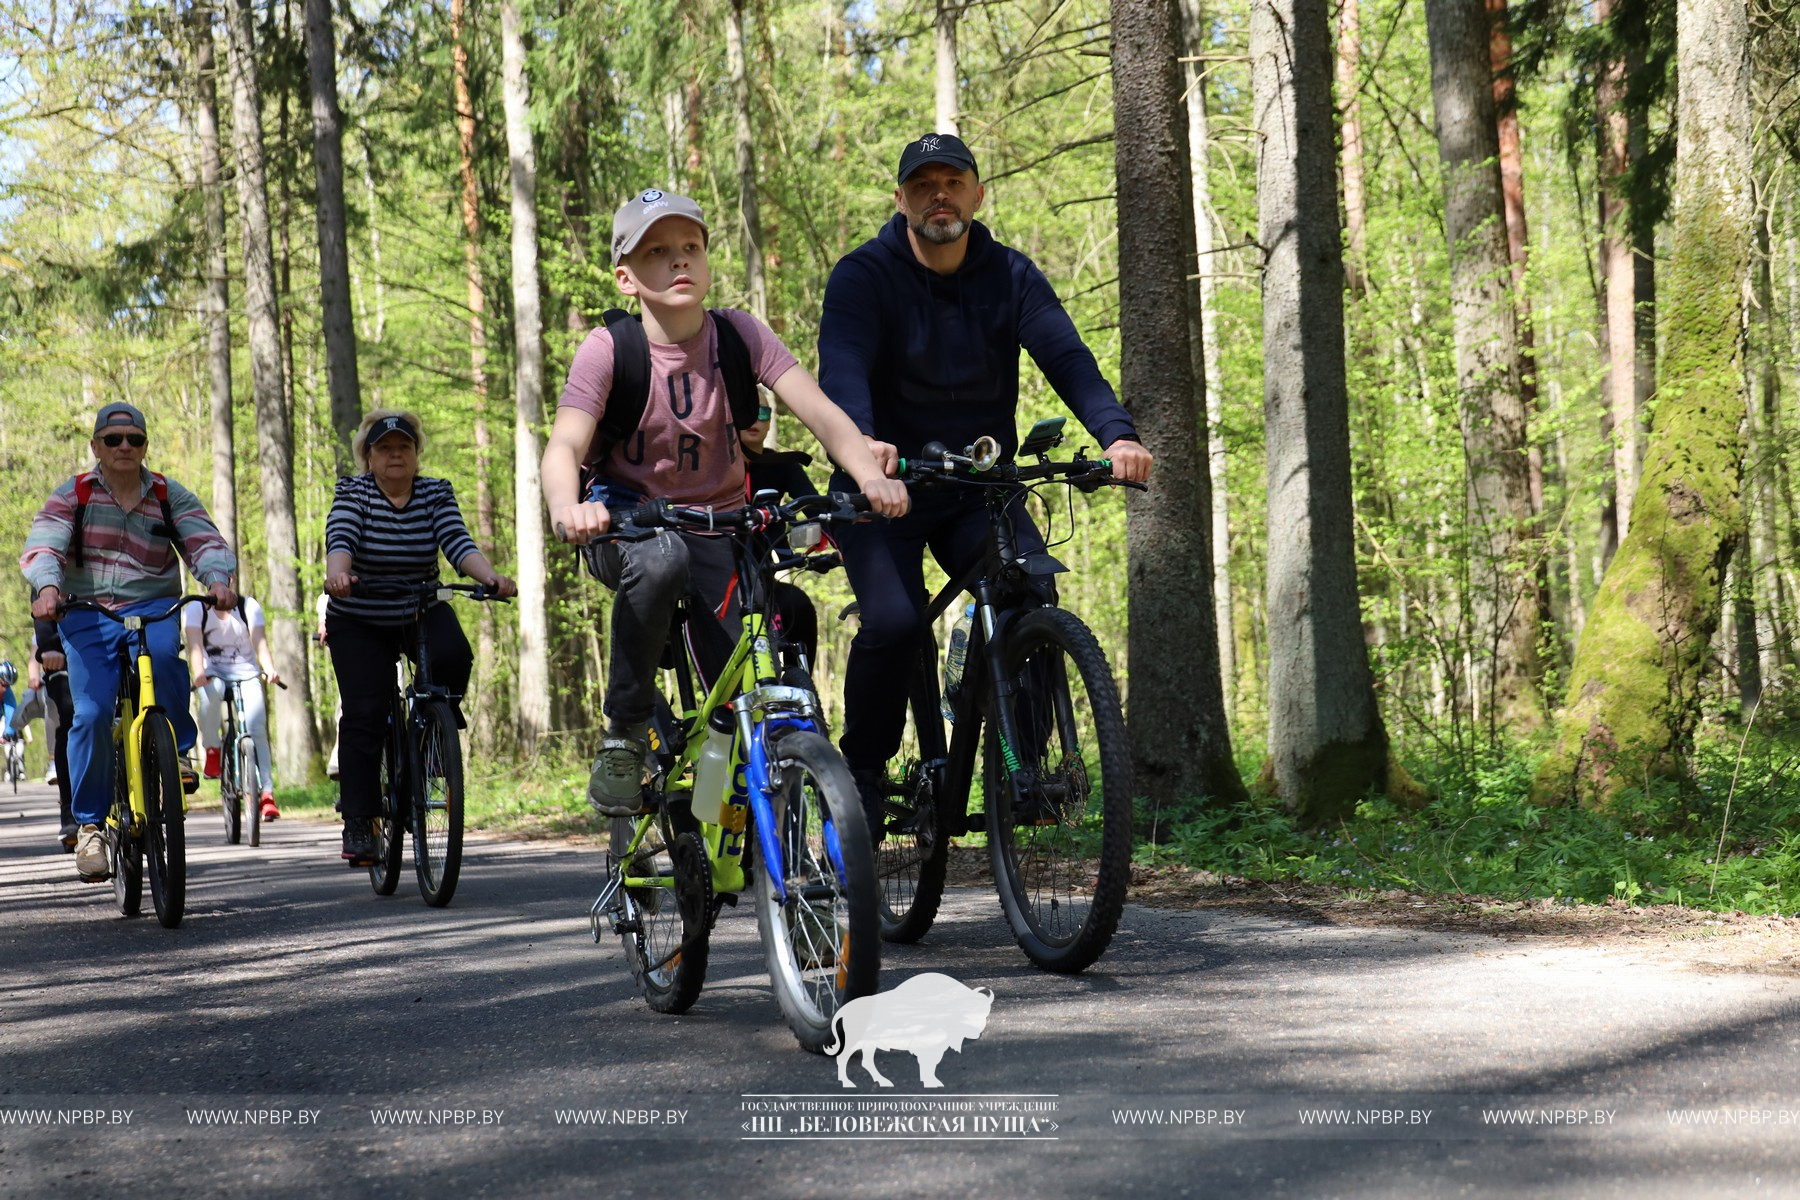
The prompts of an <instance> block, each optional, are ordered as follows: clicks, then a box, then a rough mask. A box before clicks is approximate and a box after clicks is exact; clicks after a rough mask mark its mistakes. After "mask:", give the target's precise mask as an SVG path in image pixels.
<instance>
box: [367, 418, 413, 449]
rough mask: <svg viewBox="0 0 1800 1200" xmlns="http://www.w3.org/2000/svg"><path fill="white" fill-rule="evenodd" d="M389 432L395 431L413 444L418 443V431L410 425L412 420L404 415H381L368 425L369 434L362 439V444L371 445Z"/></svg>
mask: <svg viewBox="0 0 1800 1200" xmlns="http://www.w3.org/2000/svg"><path fill="white" fill-rule="evenodd" d="M390 433H397V434H399V435H400V436H401V437H403V438H405V439H406V440H407V441H409V442H411V443H412V444H413V445H415V446H416V445H418V444H419V431H418V430H416V429H414V428H413V427H412V422H411V421H408V420H407V419H406V418H405V417H400V416H393V417H383V418H381V420H379V421H377V422H375V423H374V424H373V425H371V426H369V436H368V437H366V438H364V439H363V445H365V446H373V445H374V444H375V443H376V442H379V441H380V440H381V439H382V438H384V437H386V436H387V435H388V434H390Z"/></svg>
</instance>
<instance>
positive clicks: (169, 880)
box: [138, 712, 187, 929]
mask: <svg viewBox="0 0 1800 1200" xmlns="http://www.w3.org/2000/svg"><path fill="white" fill-rule="evenodd" d="M138 753H139V756H140V761H141V762H142V763H143V768H144V857H145V859H146V860H148V861H147V864H146V865H147V867H148V871H147V874H148V875H149V876H150V903H151V904H152V905H153V906H154V907H155V909H156V919H157V921H158V922H159V923H160V924H161V925H162V927H163V928H164V929H174V928H175V927H176V926H178V925H180V924H181V917H182V914H183V913H184V912H185V911H186V908H187V828H186V813H185V812H184V810H183V793H182V789H181V768H180V766H179V765H178V760H177V755H176V750H175V728H174V726H172V725H170V724H169V718H168V717H166V716H164V715H163V714H162V713H160V712H152V713H150V714H149V716H148V717H147V718H146V719H145V721H144V740H143V744H142V745H141V746H140V747H139V749H138Z"/></svg>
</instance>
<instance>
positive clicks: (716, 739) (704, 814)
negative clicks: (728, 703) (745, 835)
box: [691, 708, 737, 825]
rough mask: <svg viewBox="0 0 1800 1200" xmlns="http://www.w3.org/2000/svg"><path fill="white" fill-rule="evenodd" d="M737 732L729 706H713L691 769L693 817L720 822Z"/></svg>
mask: <svg viewBox="0 0 1800 1200" xmlns="http://www.w3.org/2000/svg"><path fill="white" fill-rule="evenodd" d="M736 735H737V722H736V721H734V720H732V719H731V712H730V710H728V709H724V708H719V709H715V710H714V712H713V715H712V717H711V718H710V719H709V720H708V721H707V722H706V742H705V744H704V745H702V746H701V747H700V763H699V765H698V766H697V767H695V769H694V799H693V802H692V805H691V811H692V812H693V814H694V818H695V820H699V821H704V822H706V824H708V825H717V824H718V823H719V816H720V808H721V807H722V805H723V803H724V800H725V789H727V788H729V787H730V786H731V742H732V739H733V738H734V737H735V736H736Z"/></svg>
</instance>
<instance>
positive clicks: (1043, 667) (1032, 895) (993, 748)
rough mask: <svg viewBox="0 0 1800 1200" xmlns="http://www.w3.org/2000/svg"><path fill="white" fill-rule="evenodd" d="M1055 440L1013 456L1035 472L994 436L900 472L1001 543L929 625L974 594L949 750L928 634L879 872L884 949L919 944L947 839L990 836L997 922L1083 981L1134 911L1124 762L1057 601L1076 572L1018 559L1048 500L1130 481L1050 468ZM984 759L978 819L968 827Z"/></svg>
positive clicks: (1094, 462)
mask: <svg viewBox="0 0 1800 1200" xmlns="http://www.w3.org/2000/svg"><path fill="white" fill-rule="evenodd" d="M1062 425H1063V421H1062V419H1061V418H1053V419H1051V420H1047V421H1039V422H1038V423H1037V424H1036V425H1035V426H1033V428H1032V430H1031V432H1030V433H1029V434H1028V435H1027V437H1026V439H1025V441H1024V443H1023V444H1021V445H1020V447H1019V454H1018V457H1019V458H1020V459H1024V458H1036V459H1037V462H1036V463H1035V464H1024V465H1021V464H1020V463H1018V462H1013V463H1001V462H999V461H998V459H999V446H998V444H997V443H996V442H995V441H994V440H993V439H992V438H982V439H981V440H980V441H978V442H977V443H976V444H975V445H974V446H971V447H969V448H968V449H967V450H966V451H965V452H964V453H962V454H952V453H950V452H949V451H947V450H946V449H945V448H944V447H943V446H942V445H941V444H939V443H936V442H933V443H931V444H929V445H927V446H926V447H925V449H924V453H923V454H922V455H920V456H919V457H918V458H915V459H910V460H903V461H902V470H901V475H900V477H901V478H902V479H904V480H905V481H906V482H907V483H908V485H909V486H915V487H934V486H936V487H973V488H980V489H982V490H983V492H984V494H985V496H986V498H987V510H988V516H989V519H990V529H991V532H990V536H989V538H988V546H987V551H986V553H985V554H984V555H983V556H982V558H981V560H980V561H979V562H978V563H977V564H976V565H975V566H974V567H973V568H971V569H970V570H969V571H967V572H965V573H964V574H963V575H962V577H961V578H958V579H953V580H951V581H950V582H949V583H948V584H947V585H946V586H945V587H944V588H943V590H942V591H940V592H939V593H938V595H937V596H936V597H935V598H933V600H932V602H931V604H930V605H929V607H928V608H927V609H926V621H927V627H928V628H929V626H930V623H931V622H934V621H935V620H936V619H937V618H938V617H940V616H942V615H943V613H944V612H945V610H946V609H947V608H948V607H949V606H950V605H951V604H958V605H959V606H960V605H961V604H962V602H963V600H962V598H963V595H964V593H969V594H970V595H972V596H973V599H974V609H975V612H974V619H973V622H972V624H971V626H970V628H969V631H968V646H967V658H966V665H965V667H964V669H963V674H962V677H961V679H960V681H959V683H958V685H957V686H956V688H955V690H954V691H953V692H952V693H951V695H950V696H949V711H950V714H951V728H950V730H949V732H948V734H946V731H945V728H944V720H945V718H944V716H943V715H942V712H941V708H940V705H941V703H942V701H943V697H942V696H941V694H940V688H939V678H940V677H939V659H938V652H937V647H936V645H935V643H934V642H933V641H932V639H931V637H930V636H929V635H927V637H926V638H925V639H924V640H923V641H922V642H921V644H920V646H919V649H918V657H917V659H916V660H915V664H914V667H913V669H912V671H911V672H910V676H909V678H908V680H907V683H906V687H907V710H908V716H907V729H906V733H905V735H904V737H903V740H902V747H901V753H900V755H899V756H898V757H897V758H896V759H895V760H893V761H892V762H890V763H889V764H888V772H887V774H888V778H887V787H886V792H887V795H886V798H885V801H884V805H883V812H884V819H883V823H882V824H883V839H882V841H881V843H880V844H879V845H878V846H877V848H876V874H877V876H878V878H879V883H880V886H881V910H882V911H881V921H882V936H883V937H884V938H886V939H887V940H888V941H893V942H911V941H917V940H918V939H919V938H920V937H922V936H924V934H925V931H926V930H928V929H930V928H931V923H932V921H933V920H935V919H936V917H937V910H938V905H939V903H940V902H941V901H942V899H943V893H944V876H945V870H946V867H947V864H948V858H949V848H950V839H951V838H952V837H956V836H959V835H961V834H965V833H969V832H973V831H975V830H977V829H981V828H983V826H984V824H985V828H986V831H987V838H988V856H989V859H990V861H991V864H992V867H993V872H994V881H995V884H996V886H997V888H998V889H999V893H1000V903H1001V907H1002V908H1003V909H1004V910H1005V912H1006V919H1007V922H1008V924H1010V925H1011V927H1012V930H1013V934H1014V936H1015V937H1016V938H1017V939H1018V943H1019V946H1020V948H1021V949H1022V950H1024V952H1025V955H1026V957H1028V958H1030V959H1031V961H1032V962H1034V963H1036V964H1037V965H1038V966H1040V967H1042V968H1044V969H1046V970H1050V971H1060V972H1068V973H1073V972H1077V971H1081V970H1083V969H1085V968H1086V967H1088V966H1089V965H1091V964H1092V963H1093V962H1094V961H1095V960H1096V959H1098V958H1099V957H1100V955H1101V954H1102V953H1104V952H1105V950H1106V947H1107V944H1108V943H1109V942H1110V941H1111V940H1112V935H1113V932H1114V931H1115V930H1116V929H1117V928H1118V923H1119V915H1120V912H1121V911H1122V909H1123V907H1124V903H1125V891H1126V886H1127V883H1128V882H1129V873H1130V866H1131V862H1130V860H1131V758H1130V753H1129V743H1128V742H1127V740H1126V735H1125V718H1124V714H1123V712H1122V710H1121V708H1120V705H1119V692H1118V686H1117V684H1116V683H1115V681H1114V679H1113V674H1112V668H1111V667H1110V666H1109V665H1108V663H1107V660H1106V652H1105V651H1104V650H1102V649H1101V647H1100V643H1099V642H1098V641H1097V640H1096V639H1095V637H1094V635H1093V633H1092V632H1091V631H1090V630H1089V629H1088V627H1087V626H1086V625H1084V624H1083V623H1082V622H1081V620H1080V619H1079V618H1077V617H1076V616H1075V615H1074V614H1073V613H1071V612H1069V611H1067V610H1066V609H1063V608H1060V607H1058V606H1057V604H1056V601H1055V589H1054V587H1053V586H1052V584H1051V580H1052V578H1053V577H1054V576H1055V575H1057V574H1060V573H1062V572H1063V571H1066V570H1067V569H1068V568H1066V567H1065V566H1063V564H1062V563H1060V562H1058V561H1057V560H1056V559H1055V558H1054V557H1052V556H1051V555H1050V554H1049V553H1048V551H1035V552H1031V553H1022V552H1020V551H1019V550H1018V548H1017V546H1016V537H1015V532H1014V524H1013V522H1014V515H1015V514H1016V513H1019V512H1021V511H1022V510H1023V506H1024V503H1025V501H1026V498H1027V497H1028V496H1030V495H1032V494H1033V493H1035V492H1036V491H1038V490H1039V489H1041V488H1044V487H1047V486H1049V485H1051V484H1062V485H1066V486H1068V487H1071V488H1074V489H1077V490H1080V491H1083V492H1093V491H1095V490H1097V489H1099V488H1101V487H1103V486H1108V485H1114V484H1118V483H1120V481H1119V480H1116V479H1114V478H1113V476H1112V465H1111V463H1110V462H1108V461H1107V460H1106V459H1090V458H1086V457H1084V456H1083V455H1081V454H1077V455H1076V456H1075V458H1074V459H1073V460H1072V461H1069V462H1051V461H1050V459H1049V457H1048V456H1049V452H1050V451H1051V450H1053V449H1055V447H1056V446H1057V445H1059V444H1060V443H1061V441H1062ZM1128 486H1132V487H1138V488H1141V487H1142V486H1143V485H1141V484H1130V485H1128ZM983 733H985V734H986V737H985V738H984V737H983V736H982V735H983ZM978 750H979V751H980V752H981V758H982V801H983V809H984V810H985V811H982V812H970V811H969V808H970V805H969V800H970V788H971V785H972V783H973V780H974V773H975V759H976V754H977V751H978Z"/></svg>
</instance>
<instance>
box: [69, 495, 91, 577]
mask: <svg viewBox="0 0 1800 1200" xmlns="http://www.w3.org/2000/svg"><path fill="white" fill-rule="evenodd" d="M93 494H94V478H93V474H92V472H89V473H87V474H83V475H77V476H75V521H74V524H73V526H72V527H71V528H70V530H69V557H70V558H71V559H73V560H74V563H75V565H76V566H78V567H79V566H80V565H81V563H82V554H81V523H82V521H83V519H85V518H86V517H87V506H88V499H89V497H91V496H92V495H93Z"/></svg>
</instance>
